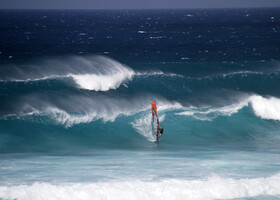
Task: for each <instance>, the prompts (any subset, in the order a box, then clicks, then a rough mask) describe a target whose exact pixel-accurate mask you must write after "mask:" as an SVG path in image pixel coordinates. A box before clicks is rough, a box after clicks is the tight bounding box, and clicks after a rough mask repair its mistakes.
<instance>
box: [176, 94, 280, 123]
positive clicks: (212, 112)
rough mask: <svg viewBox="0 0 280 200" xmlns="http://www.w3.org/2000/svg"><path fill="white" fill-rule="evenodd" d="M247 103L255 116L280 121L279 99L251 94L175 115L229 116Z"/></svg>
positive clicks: (186, 110) (211, 117)
mask: <svg viewBox="0 0 280 200" xmlns="http://www.w3.org/2000/svg"><path fill="white" fill-rule="evenodd" d="M249 105H251V107H252V109H253V111H254V113H255V115H256V116H258V117H260V118H262V119H271V120H278V121H280V99H278V98H275V97H266V98H265V97H262V96H260V95H251V96H249V97H247V98H244V99H242V100H241V101H240V102H238V103H234V104H231V105H226V106H222V107H206V108H185V111H183V112H178V113H176V115H185V116H192V117H194V118H195V119H199V120H211V119H214V118H216V117H217V116H231V115H232V114H234V113H237V112H238V111H239V110H240V109H242V108H244V107H247V106H249Z"/></svg>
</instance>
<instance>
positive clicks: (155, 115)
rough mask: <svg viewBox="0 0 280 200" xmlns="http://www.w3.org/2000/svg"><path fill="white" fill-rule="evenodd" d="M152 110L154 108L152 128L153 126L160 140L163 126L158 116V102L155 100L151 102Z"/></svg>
mask: <svg viewBox="0 0 280 200" xmlns="http://www.w3.org/2000/svg"><path fill="white" fill-rule="evenodd" d="M151 106H152V108H151V110H152V128H153V133H154V134H155V136H156V139H157V141H159V138H160V137H161V136H162V134H163V127H162V126H161V127H159V118H158V113H157V106H156V102H155V101H153V102H152V103H151Z"/></svg>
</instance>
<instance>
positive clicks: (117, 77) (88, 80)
mask: <svg viewBox="0 0 280 200" xmlns="http://www.w3.org/2000/svg"><path fill="white" fill-rule="evenodd" d="M133 74H134V72H133V71H132V70H128V69H127V68H123V69H122V70H119V71H116V72H115V73H112V74H110V75H96V74H86V75H71V76H72V77H73V79H74V80H75V82H76V83H77V84H78V85H79V86H80V87H81V88H83V89H87V90H95V91H107V90H110V89H117V88H118V87H119V86H120V85H121V84H122V83H123V82H124V81H126V80H131V78H132V76H133Z"/></svg>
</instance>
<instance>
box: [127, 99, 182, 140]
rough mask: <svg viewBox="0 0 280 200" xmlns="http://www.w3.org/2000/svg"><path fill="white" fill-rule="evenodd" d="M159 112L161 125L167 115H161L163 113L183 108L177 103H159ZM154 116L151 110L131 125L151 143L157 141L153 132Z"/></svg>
mask: <svg viewBox="0 0 280 200" xmlns="http://www.w3.org/2000/svg"><path fill="white" fill-rule="evenodd" d="M157 107H158V112H159V122H160V124H161V123H162V122H163V121H164V119H165V115H164V114H161V112H164V111H167V110H170V109H180V108H182V107H183V106H182V105H181V104H179V103H177V102H175V103H167V102H159V103H158V104H157ZM151 124H152V116H151V113H150V109H148V111H146V112H145V114H142V115H141V117H140V118H138V119H136V120H134V121H133V122H132V123H131V125H132V127H133V128H135V129H136V130H137V132H138V133H140V134H141V135H143V136H144V137H146V138H147V139H148V140H149V141H151V142H154V141H156V137H155V135H154V134H153V132H152V128H151V127H152V126H151Z"/></svg>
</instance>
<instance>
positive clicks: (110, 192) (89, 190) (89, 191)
mask: <svg viewBox="0 0 280 200" xmlns="http://www.w3.org/2000/svg"><path fill="white" fill-rule="evenodd" d="M260 195H263V196H268V195H270V196H279V195H280V174H276V175H273V176H270V177H266V178H263V177H261V178H251V179H233V178H224V177H221V176H218V175H212V176H211V177H209V178H206V179H195V180H181V179H164V180H161V181H142V180H133V181H111V182H110V181H109V182H94V183H71V184H66V183H65V184H59V185H54V184H51V183H44V182H42V183H40V182H36V183H33V184H32V185H16V186H1V187H0V197H1V198H4V199H22V200H25V199H28V200H33V199H36V200H37V199H41V200H44V199H53V200H56V199H84V200H86V199H108V200H110V199H112V200H118V199H122V200H124V199H127V200H130V199H135V200H137V199H152V200H156V199H160V200H164V199H166V200H172V199H174V200H175V199H176V200H180V199H182V200H185V199H193V200H212V199H234V198H247V197H256V196H260Z"/></svg>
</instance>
